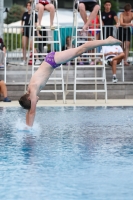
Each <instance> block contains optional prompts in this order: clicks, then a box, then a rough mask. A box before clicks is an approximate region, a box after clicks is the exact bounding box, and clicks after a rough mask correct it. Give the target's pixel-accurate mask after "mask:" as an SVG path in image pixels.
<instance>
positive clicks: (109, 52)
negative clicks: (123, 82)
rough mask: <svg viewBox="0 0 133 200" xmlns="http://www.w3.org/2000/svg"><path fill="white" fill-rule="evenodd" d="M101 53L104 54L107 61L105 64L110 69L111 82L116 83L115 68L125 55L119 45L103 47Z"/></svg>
mask: <svg viewBox="0 0 133 200" xmlns="http://www.w3.org/2000/svg"><path fill="white" fill-rule="evenodd" d="M101 52H103V53H104V56H105V59H106V60H107V64H108V65H110V66H111V67H112V72H113V78H112V82H113V83H116V82H117V81H118V79H117V78H116V67H117V64H119V63H120V62H121V61H122V59H123V58H124V56H125V54H124V52H123V50H122V48H121V46H120V45H113V46H103V47H102V50H101Z"/></svg>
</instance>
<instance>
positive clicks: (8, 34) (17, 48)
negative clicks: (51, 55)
mask: <svg viewBox="0 0 133 200" xmlns="http://www.w3.org/2000/svg"><path fill="white" fill-rule="evenodd" d="M21 28H22V27H21V26H12V27H11V26H8V25H7V26H6V25H5V26H4V28H3V32H4V35H3V39H4V43H5V46H6V49H7V56H6V60H7V63H9V65H10V64H13V65H14V64H15V65H17V67H16V70H17V68H18V69H20V62H21V61H22V58H23V54H22V34H21V31H20V30H21ZM109 28H111V31H113V36H115V37H116V36H117V33H119V29H117V28H116V27H115V26H108V27H107V26H104V27H103V29H104V30H103V32H104V34H103V35H104V37H105V35H106V34H107V32H108V29H109ZM121 34H123V32H122V33H121ZM46 35H47V36H46V40H49V34H48V33H47V34H46ZM60 35H61V46H62V49H63V46H65V44H66V37H67V36H71V35H72V27H60ZM54 37H55V39H56V32H54ZM50 45H51V44H50V43H48V44H47V47H46V46H45V47H43V50H44V52H45V51H46V49H48V51H50ZM37 48H38V47H37ZM57 51H58V47H57ZM42 53H43V52H42ZM132 55H133V35H132V33H131V40H130V50H129V57H128V60H129V61H130V62H131V63H132V64H133V56H132ZM7 70H8V68H7V69H6V70H5V73H6V74H7ZM6 74H5V77H6ZM22 82H23V81H22Z"/></svg>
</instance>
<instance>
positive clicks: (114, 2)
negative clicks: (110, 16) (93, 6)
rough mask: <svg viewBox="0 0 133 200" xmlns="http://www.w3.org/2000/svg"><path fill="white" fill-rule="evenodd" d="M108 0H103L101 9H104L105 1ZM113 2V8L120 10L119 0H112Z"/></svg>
mask: <svg viewBox="0 0 133 200" xmlns="http://www.w3.org/2000/svg"><path fill="white" fill-rule="evenodd" d="M105 1H106V0H101V10H102V11H103V10H104V2H105ZM110 2H111V5H112V7H111V10H114V11H115V12H116V13H117V12H118V11H119V4H118V1H116V0H110Z"/></svg>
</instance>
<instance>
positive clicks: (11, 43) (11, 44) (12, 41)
mask: <svg viewBox="0 0 133 200" xmlns="http://www.w3.org/2000/svg"><path fill="white" fill-rule="evenodd" d="M21 39H22V35H21V34H15V33H4V44H5V46H6V49H7V50H8V51H12V50H15V49H18V48H20V47H21Z"/></svg>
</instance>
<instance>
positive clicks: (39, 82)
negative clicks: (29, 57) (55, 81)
mask: <svg viewBox="0 0 133 200" xmlns="http://www.w3.org/2000/svg"><path fill="white" fill-rule="evenodd" d="M53 70H54V68H53V67H51V65H50V64H48V63H47V62H45V61H44V62H43V63H42V64H41V65H40V67H39V68H38V70H37V71H36V73H35V74H34V75H33V76H32V78H31V80H30V83H29V85H28V89H27V92H28V93H31V92H34V93H36V95H37V94H38V93H39V92H40V91H41V90H42V89H43V88H44V86H45V85H46V82H47V80H48V79H49V77H50V75H51V73H52V72H53Z"/></svg>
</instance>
